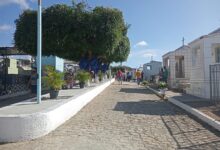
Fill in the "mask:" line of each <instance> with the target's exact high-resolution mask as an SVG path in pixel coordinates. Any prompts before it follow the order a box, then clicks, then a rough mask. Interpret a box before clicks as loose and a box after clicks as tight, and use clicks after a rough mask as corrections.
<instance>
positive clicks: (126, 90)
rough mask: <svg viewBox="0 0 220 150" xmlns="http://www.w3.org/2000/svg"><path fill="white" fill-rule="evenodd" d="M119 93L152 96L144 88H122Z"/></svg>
mask: <svg viewBox="0 0 220 150" xmlns="http://www.w3.org/2000/svg"><path fill="white" fill-rule="evenodd" d="M119 92H124V93H131V94H132V93H139V94H152V92H150V91H149V90H147V89H146V88H144V87H140V88H121V89H120V91H119Z"/></svg>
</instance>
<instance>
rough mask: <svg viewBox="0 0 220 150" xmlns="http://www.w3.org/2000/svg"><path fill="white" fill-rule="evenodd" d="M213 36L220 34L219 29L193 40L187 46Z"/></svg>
mask: <svg viewBox="0 0 220 150" xmlns="http://www.w3.org/2000/svg"><path fill="white" fill-rule="evenodd" d="M215 34H220V28H218V29H216V30H214V31H212V32H211V33H209V34H208V35H203V36H200V37H199V38H197V39H195V40H193V41H192V42H190V43H189V44H192V43H194V42H196V41H199V40H202V39H204V38H206V37H208V36H212V35H215Z"/></svg>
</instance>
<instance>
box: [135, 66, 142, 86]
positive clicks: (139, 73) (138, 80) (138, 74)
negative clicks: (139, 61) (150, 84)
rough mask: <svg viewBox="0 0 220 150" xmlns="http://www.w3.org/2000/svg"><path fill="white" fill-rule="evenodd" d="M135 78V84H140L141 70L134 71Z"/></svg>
mask: <svg viewBox="0 0 220 150" xmlns="http://www.w3.org/2000/svg"><path fill="white" fill-rule="evenodd" d="M135 76H136V79H137V84H138V85H140V82H141V72H140V71H139V70H137V71H136V73H135Z"/></svg>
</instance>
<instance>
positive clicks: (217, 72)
mask: <svg viewBox="0 0 220 150" xmlns="http://www.w3.org/2000/svg"><path fill="white" fill-rule="evenodd" d="M209 70H210V99H211V100H212V101H213V102H214V103H215V104H217V103H220V64H214V65H210V67H209Z"/></svg>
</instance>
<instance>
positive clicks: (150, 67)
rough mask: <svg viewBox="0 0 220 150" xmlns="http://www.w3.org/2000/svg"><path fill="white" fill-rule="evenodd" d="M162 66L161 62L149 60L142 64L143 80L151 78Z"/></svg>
mask: <svg viewBox="0 0 220 150" xmlns="http://www.w3.org/2000/svg"><path fill="white" fill-rule="evenodd" d="M161 68H162V62H159V61H153V60H152V61H150V62H149V63H146V64H144V65H143V72H144V80H151V78H152V76H155V75H158V74H159V72H160V70H161Z"/></svg>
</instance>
